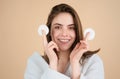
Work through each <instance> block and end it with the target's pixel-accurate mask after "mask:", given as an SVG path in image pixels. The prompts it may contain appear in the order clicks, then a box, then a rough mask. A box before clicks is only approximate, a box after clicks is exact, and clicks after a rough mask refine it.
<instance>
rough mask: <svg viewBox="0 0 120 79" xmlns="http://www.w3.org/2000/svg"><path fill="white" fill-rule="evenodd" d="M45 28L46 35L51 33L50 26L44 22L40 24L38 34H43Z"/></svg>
mask: <svg viewBox="0 0 120 79" xmlns="http://www.w3.org/2000/svg"><path fill="white" fill-rule="evenodd" d="M43 30H44V31H45V34H46V35H47V34H48V33H49V29H48V27H47V26H46V25H44V24H43V25H40V26H39V28H38V34H39V35H40V36H42V35H43V33H42V32H43Z"/></svg>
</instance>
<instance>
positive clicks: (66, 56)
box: [58, 51, 70, 61]
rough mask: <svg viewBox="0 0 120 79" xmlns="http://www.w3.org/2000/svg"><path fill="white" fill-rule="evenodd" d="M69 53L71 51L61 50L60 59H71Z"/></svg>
mask: <svg viewBox="0 0 120 79" xmlns="http://www.w3.org/2000/svg"><path fill="white" fill-rule="evenodd" d="M69 55H70V51H60V52H59V53H58V56H59V59H60V60H64V61H65V60H67V61H68V60H69Z"/></svg>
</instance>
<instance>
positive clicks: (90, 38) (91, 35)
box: [84, 28, 95, 40]
mask: <svg viewBox="0 0 120 79" xmlns="http://www.w3.org/2000/svg"><path fill="white" fill-rule="evenodd" d="M88 32H89V33H90V34H89V36H88V38H87V40H93V39H94V38H95V31H94V30H93V29H92V28H87V29H85V31H84V36H85V35H86V34H87V33H88Z"/></svg>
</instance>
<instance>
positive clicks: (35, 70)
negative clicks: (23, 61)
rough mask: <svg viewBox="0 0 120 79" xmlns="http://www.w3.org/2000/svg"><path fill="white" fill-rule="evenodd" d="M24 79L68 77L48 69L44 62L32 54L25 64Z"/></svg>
mask: <svg viewBox="0 0 120 79" xmlns="http://www.w3.org/2000/svg"><path fill="white" fill-rule="evenodd" d="M24 79H70V78H69V77H68V76H66V75H64V74H61V73H59V72H57V71H55V70H53V69H51V68H50V67H49V65H48V64H47V63H46V61H45V60H44V59H43V58H42V57H41V56H40V55H39V53H34V54H33V55H32V56H31V57H30V58H29V59H28V62H27V68H26V71H25V74H24Z"/></svg>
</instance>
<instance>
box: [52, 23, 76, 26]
mask: <svg viewBox="0 0 120 79" xmlns="http://www.w3.org/2000/svg"><path fill="white" fill-rule="evenodd" d="M53 25H60V26H63V25H62V24H60V23H55V24H53ZM74 25H75V24H69V25H67V26H74Z"/></svg>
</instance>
